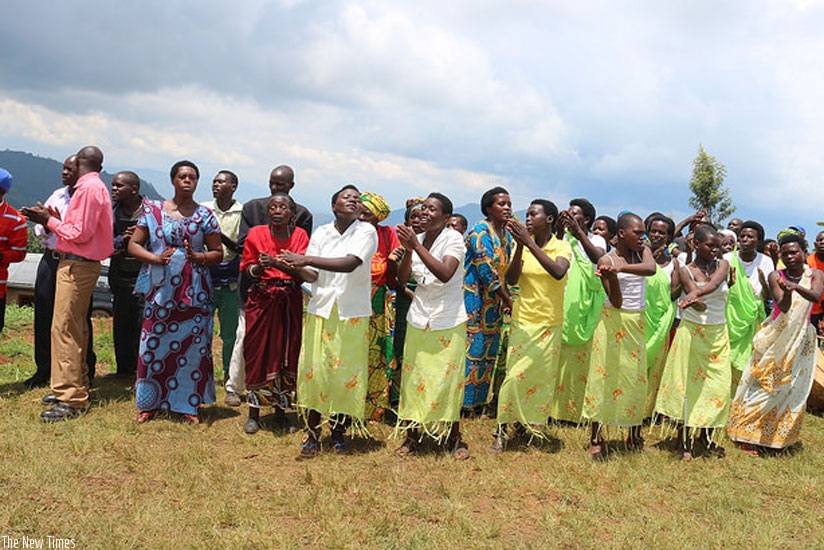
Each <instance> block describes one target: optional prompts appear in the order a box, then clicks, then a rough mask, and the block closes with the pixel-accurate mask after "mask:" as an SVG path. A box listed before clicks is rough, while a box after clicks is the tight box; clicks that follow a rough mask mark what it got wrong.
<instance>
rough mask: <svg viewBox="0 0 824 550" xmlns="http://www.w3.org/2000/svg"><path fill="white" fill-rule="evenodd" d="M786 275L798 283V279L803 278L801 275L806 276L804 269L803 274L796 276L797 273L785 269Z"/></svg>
mask: <svg viewBox="0 0 824 550" xmlns="http://www.w3.org/2000/svg"><path fill="white" fill-rule="evenodd" d="M784 276H785V277H787V279H789V280H790V281H792V282H794V283H797V282H798V281H800V280H801V277H803V276H804V272H803V271H802V272H801V275H798V276H796V275H790V270H789V269H785V270H784Z"/></svg>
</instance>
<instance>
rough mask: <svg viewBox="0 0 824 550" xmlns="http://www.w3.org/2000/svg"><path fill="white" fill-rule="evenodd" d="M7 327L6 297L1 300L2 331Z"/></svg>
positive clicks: (0, 327)
mask: <svg viewBox="0 0 824 550" xmlns="http://www.w3.org/2000/svg"><path fill="white" fill-rule="evenodd" d="M5 326H6V297H5V296H3V297H2V298H0V330H3V328H4V327H5Z"/></svg>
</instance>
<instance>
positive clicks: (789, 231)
mask: <svg viewBox="0 0 824 550" xmlns="http://www.w3.org/2000/svg"><path fill="white" fill-rule="evenodd" d="M787 235H798V236H799V237H801V240H802V241H803V242H802V243H801V245H802V246H801V248H803V249H804V250H806V249H807V239H806V238H805V231H804V228H803V227H797V226H793V225H791V226H790V227H787V228H786V229H782V230H781V231H779V232H778V236H777V238H776V239H775V240H777V241H778V242H781V239H783V238H784V237H786V236H787Z"/></svg>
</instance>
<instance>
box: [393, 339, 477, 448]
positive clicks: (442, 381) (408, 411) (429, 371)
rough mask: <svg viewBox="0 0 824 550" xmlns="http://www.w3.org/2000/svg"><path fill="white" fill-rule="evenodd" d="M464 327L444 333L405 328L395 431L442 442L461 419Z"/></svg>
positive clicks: (464, 376)
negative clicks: (413, 432) (412, 432)
mask: <svg viewBox="0 0 824 550" xmlns="http://www.w3.org/2000/svg"><path fill="white" fill-rule="evenodd" d="M465 359H466V323H461V324H460V325H458V326H456V327H453V328H449V329H444V330H429V329H423V330H422V329H419V328H415V327H413V326H412V325H409V326H408V327H407V329H406V344H405V347H404V352H403V367H402V369H403V372H402V375H401V394H400V403H399V404H398V428H397V430H407V429H417V430H421V431H422V432H423V433H425V434H427V435H429V436H431V437H433V438H435V439H437V440H442V439H444V438H445V437H447V436H448V435H449V431H450V430H451V429H452V424H453V423H455V422H458V421H460V419H461V404H462V403H463V396H464V386H465V384H466V369H465Z"/></svg>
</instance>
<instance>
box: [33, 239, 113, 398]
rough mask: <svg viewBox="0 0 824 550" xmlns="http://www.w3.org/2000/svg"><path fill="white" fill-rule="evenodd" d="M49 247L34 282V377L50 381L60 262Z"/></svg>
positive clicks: (89, 354)
mask: <svg viewBox="0 0 824 550" xmlns="http://www.w3.org/2000/svg"><path fill="white" fill-rule="evenodd" d="M59 263H60V260H58V259H57V258H55V257H54V256H53V254H52V252H51V251H50V250H46V251H45V252H44V253H43V257H42V258H41V260H40V263H39V264H38V265H37V280H36V281H35V282H34V363H35V364H36V365H37V371H36V372H35V373H34V378H36V379H39V380H41V381H45V382H48V381H49V380H50V379H51V330H52V327H51V326H52V317H53V316H54V286H55V280H56V279H55V277H56V274H57V264H59ZM91 313H92V304H91V302H89V348H88V349H87V350H86V364H87V365H88V367H89V380H91V379H92V378H94V367H95V365H96V364H97V356H96V355H95V354H94V332H93V331H92V320H91Z"/></svg>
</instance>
